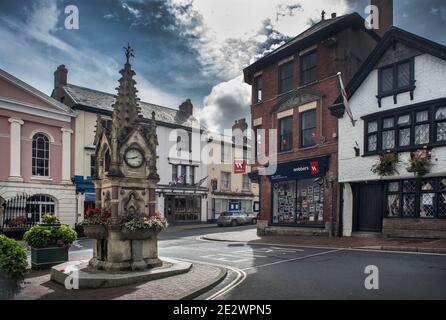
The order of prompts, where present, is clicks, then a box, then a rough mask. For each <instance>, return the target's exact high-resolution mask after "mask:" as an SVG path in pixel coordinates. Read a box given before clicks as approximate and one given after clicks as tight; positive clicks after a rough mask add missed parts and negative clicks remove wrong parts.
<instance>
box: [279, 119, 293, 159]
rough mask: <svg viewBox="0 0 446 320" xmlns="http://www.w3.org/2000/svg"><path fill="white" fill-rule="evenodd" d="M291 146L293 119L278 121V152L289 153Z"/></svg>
mask: <svg viewBox="0 0 446 320" xmlns="http://www.w3.org/2000/svg"><path fill="white" fill-rule="evenodd" d="M292 145H293V117H286V118H282V119H280V120H279V152H285V151H290V150H291V149H292Z"/></svg>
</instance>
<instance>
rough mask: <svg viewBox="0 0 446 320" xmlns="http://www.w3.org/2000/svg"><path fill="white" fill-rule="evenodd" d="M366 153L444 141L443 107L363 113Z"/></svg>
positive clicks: (410, 148) (370, 153) (430, 144)
mask: <svg viewBox="0 0 446 320" xmlns="http://www.w3.org/2000/svg"><path fill="white" fill-rule="evenodd" d="M364 145H365V150H366V152H365V155H374V154H378V153H381V152H385V151H394V152H406V151H413V150H416V149H419V148H421V147H424V146H426V147H436V146H442V145H446V107H444V106H436V105H435V104H432V105H431V106H430V107H421V106H420V108H416V107H415V108H414V107H411V108H406V107H403V108H398V109H396V110H395V111H394V112H392V111H386V112H383V113H380V114H377V115H374V116H370V117H366V119H365V133H364Z"/></svg>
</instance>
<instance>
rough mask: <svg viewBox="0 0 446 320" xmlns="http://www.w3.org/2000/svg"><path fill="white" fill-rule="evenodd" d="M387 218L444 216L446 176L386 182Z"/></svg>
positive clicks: (445, 209) (445, 207)
mask: <svg viewBox="0 0 446 320" xmlns="http://www.w3.org/2000/svg"><path fill="white" fill-rule="evenodd" d="M386 190H387V193H386V215H387V217H389V218H422V219H434V218H446V177H443V178H429V179H422V180H403V181H395V182H389V183H387V187H386Z"/></svg>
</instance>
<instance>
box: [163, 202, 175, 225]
mask: <svg viewBox="0 0 446 320" xmlns="http://www.w3.org/2000/svg"><path fill="white" fill-rule="evenodd" d="M164 217H165V218H166V220H167V222H168V223H173V222H174V220H175V219H174V202H173V198H172V197H166V198H165V199H164Z"/></svg>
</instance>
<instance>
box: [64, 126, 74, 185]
mask: <svg viewBox="0 0 446 320" xmlns="http://www.w3.org/2000/svg"><path fill="white" fill-rule="evenodd" d="M61 131H62V181H63V182H65V183H71V135H72V134H73V130H71V129H64V128H62V129H61Z"/></svg>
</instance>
